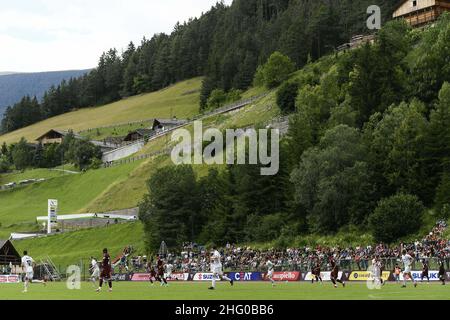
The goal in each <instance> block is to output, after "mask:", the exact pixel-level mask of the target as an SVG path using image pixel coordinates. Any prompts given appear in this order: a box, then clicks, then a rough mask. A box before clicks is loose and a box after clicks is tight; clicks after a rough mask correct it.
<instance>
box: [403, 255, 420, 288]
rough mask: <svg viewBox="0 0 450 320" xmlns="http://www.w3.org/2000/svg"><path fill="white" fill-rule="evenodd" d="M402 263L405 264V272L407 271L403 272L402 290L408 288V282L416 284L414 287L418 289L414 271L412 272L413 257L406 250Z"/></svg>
mask: <svg viewBox="0 0 450 320" xmlns="http://www.w3.org/2000/svg"><path fill="white" fill-rule="evenodd" d="M402 262H403V266H404V270H405V271H403V286H402V288H406V281H407V280H411V281H412V282H413V283H414V287H417V282H416V280H414V278H413V275H412V271H411V267H412V263H413V257H411V255H410V254H409V253H408V252H407V251H406V250H403V251H402Z"/></svg>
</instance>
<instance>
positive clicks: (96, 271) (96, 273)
mask: <svg viewBox="0 0 450 320" xmlns="http://www.w3.org/2000/svg"><path fill="white" fill-rule="evenodd" d="M89 269H90V271H91V281H92V283H93V284H94V286H95V283H96V282H97V279H99V278H100V267H99V266H98V261H97V259H95V258H94V257H91V266H90V268H89Z"/></svg>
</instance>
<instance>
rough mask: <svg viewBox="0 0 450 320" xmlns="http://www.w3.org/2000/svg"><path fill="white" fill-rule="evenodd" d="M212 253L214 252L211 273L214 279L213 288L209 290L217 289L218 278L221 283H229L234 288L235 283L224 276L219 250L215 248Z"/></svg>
mask: <svg viewBox="0 0 450 320" xmlns="http://www.w3.org/2000/svg"><path fill="white" fill-rule="evenodd" d="M212 252H213V254H212V256H211V273H212V274H213V277H212V286H211V287H210V288H209V290H215V289H216V279H217V278H219V279H220V280H221V281H223V280H226V281H229V282H230V284H231V285H232V286H233V284H234V281H233V280H231V279H230V278H228V277H226V276H224V275H223V270H222V257H221V256H220V252H219V251H217V249H216V248H215V247H213V251H212Z"/></svg>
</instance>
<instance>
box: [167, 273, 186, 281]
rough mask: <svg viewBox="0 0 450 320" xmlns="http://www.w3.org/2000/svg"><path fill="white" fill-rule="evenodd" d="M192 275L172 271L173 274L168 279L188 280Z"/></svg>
mask: <svg viewBox="0 0 450 320" xmlns="http://www.w3.org/2000/svg"><path fill="white" fill-rule="evenodd" d="M189 277H190V274H189V273H182V272H174V273H172V275H171V276H170V278H168V279H167V280H168V281H188V280H189Z"/></svg>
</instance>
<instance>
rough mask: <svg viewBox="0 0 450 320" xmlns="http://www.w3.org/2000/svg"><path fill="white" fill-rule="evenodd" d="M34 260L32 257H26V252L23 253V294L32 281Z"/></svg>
mask: <svg viewBox="0 0 450 320" xmlns="http://www.w3.org/2000/svg"><path fill="white" fill-rule="evenodd" d="M34 264H35V263H34V260H33V258H32V257H30V256H29V255H28V252H27V251H24V252H23V257H22V269H23V271H24V272H25V279H24V290H23V293H26V292H28V285H29V284H30V283H31V282H32V281H33V277H34V272H33V269H34Z"/></svg>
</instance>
